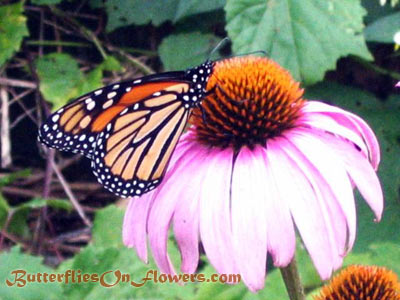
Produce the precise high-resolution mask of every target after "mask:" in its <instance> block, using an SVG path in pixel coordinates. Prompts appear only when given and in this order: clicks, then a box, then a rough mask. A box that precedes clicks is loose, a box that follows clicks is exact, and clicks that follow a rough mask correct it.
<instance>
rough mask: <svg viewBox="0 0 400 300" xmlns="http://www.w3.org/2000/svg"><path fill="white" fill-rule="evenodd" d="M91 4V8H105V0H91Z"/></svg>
mask: <svg viewBox="0 0 400 300" xmlns="http://www.w3.org/2000/svg"><path fill="white" fill-rule="evenodd" d="M89 5H90V7H91V8H103V7H104V2H103V0H89Z"/></svg>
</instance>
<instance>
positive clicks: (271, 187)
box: [258, 141, 296, 267]
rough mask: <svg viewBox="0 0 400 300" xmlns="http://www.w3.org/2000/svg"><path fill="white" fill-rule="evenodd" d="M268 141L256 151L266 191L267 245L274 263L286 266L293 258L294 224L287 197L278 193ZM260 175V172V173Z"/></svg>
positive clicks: (294, 248) (294, 244) (294, 247)
mask: <svg viewBox="0 0 400 300" xmlns="http://www.w3.org/2000/svg"><path fill="white" fill-rule="evenodd" d="M271 142H272V141H269V142H268V144H267V150H265V149H260V151H259V152H258V155H259V159H260V162H261V161H263V165H264V166H263V169H260V170H259V171H260V172H262V171H264V175H262V178H264V181H263V186H265V190H266V193H267V199H266V203H265V205H266V212H267V247H268V252H269V253H270V254H271V256H272V259H273V262H274V265H275V266H277V267H286V266H287V265H288V264H289V263H290V262H291V260H292V259H293V256H294V252H295V250H296V236H295V231H294V225H293V221H292V218H291V216H290V210H289V206H288V203H287V199H285V198H284V197H282V195H281V194H280V193H279V190H278V185H279V184H281V183H279V182H278V181H277V179H276V177H275V173H276V172H277V170H275V169H273V168H271V160H272V159H273V155H271V153H270V151H269V144H270V143H271ZM260 175H261V174H260Z"/></svg>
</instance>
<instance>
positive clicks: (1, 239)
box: [0, 210, 14, 249]
mask: <svg viewBox="0 0 400 300" xmlns="http://www.w3.org/2000/svg"><path fill="white" fill-rule="evenodd" d="M13 215H14V211H13V210H10V211H9V212H8V214H7V219H6V221H5V222H4V225H3V228H2V229H1V237H0V249H3V242H4V238H5V237H6V234H7V228H8V225H10V222H11V220H12V217H13Z"/></svg>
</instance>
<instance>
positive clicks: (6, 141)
mask: <svg viewBox="0 0 400 300" xmlns="http://www.w3.org/2000/svg"><path fill="white" fill-rule="evenodd" d="M0 98H1V99H0V100H1V126H0V145H1V160H0V166H1V167H2V168H7V167H9V166H10V165H11V162H12V160H11V135H10V116H9V106H8V105H9V104H8V100H9V99H8V92H7V90H6V88H5V87H2V86H0Z"/></svg>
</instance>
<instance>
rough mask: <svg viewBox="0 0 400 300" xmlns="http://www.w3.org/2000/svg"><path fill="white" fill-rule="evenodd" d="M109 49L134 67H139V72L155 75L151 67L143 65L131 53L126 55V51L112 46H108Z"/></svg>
mask: <svg viewBox="0 0 400 300" xmlns="http://www.w3.org/2000/svg"><path fill="white" fill-rule="evenodd" d="M106 47H107V49H108V50H110V51H113V52H117V53H118V54H119V55H121V56H123V57H125V58H126V59H128V61H129V62H130V63H131V64H132V65H134V66H135V67H137V68H138V69H139V70H141V71H142V72H143V73H144V74H145V75H149V74H153V73H154V70H153V69H151V68H150V67H148V66H146V65H145V64H144V63H142V62H141V61H140V60H138V59H137V58H135V57H133V56H132V55H130V54H129V53H126V52H125V51H123V50H121V49H119V48H116V47H114V46H111V45H106Z"/></svg>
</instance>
